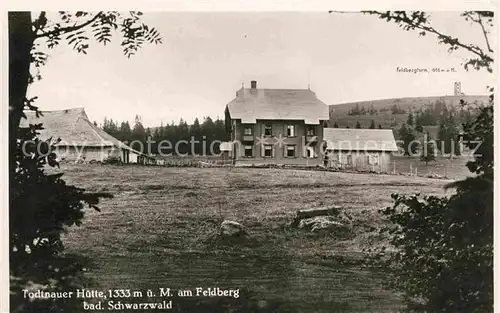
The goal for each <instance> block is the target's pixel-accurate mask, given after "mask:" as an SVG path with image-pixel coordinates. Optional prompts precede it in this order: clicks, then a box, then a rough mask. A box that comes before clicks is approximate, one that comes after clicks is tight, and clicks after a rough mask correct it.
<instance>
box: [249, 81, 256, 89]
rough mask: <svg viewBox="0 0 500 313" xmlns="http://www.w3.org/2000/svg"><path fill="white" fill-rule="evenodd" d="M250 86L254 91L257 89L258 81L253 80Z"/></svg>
mask: <svg viewBox="0 0 500 313" xmlns="http://www.w3.org/2000/svg"><path fill="white" fill-rule="evenodd" d="M250 86H251V87H252V89H257V81H256V80H252V81H251V82H250Z"/></svg>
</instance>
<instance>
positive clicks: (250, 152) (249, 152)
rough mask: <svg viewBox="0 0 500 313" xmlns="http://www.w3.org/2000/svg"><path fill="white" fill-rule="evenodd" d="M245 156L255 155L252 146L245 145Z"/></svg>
mask: <svg viewBox="0 0 500 313" xmlns="http://www.w3.org/2000/svg"><path fill="white" fill-rule="evenodd" d="M245 157H247V158H251V157H253V149H252V146H245Z"/></svg>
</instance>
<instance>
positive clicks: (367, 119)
mask: <svg viewBox="0 0 500 313" xmlns="http://www.w3.org/2000/svg"><path fill="white" fill-rule="evenodd" d="M461 99H463V100H464V101H465V102H467V103H487V102H488V96H486V95H484V96H483V95H462V96H435V97H408V98H393V99H382V100H372V101H358V102H349V103H342V104H333V105H330V106H329V107H330V126H332V125H333V124H334V123H335V122H337V124H338V125H339V127H346V126H347V125H349V127H351V128H354V127H355V125H356V122H357V121H359V123H360V124H361V127H362V128H368V127H369V126H370V124H371V121H372V120H374V121H375V126H376V127H378V125H379V124H380V125H381V126H382V127H383V128H392V129H396V128H398V127H399V126H400V125H401V124H402V123H404V122H406V120H407V118H408V113H409V112H410V111H415V110H418V109H420V108H422V109H423V108H425V107H426V106H427V105H429V104H434V103H435V102H436V101H438V100H442V101H443V102H444V103H445V104H446V106H448V107H458V106H459V103H460V100H461ZM394 105H397V106H398V107H399V108H400V109H401V110H404V111H405V112H406V113H404V114H392V112H391V108H392V107H393V106H394ZM356 106H357V107H358V108H365V109H366V110H369V109H370V108H373V109H374V110H376V111H377V113H376V114H374V115H370V114H369V113H366V114H365V115H348V113H349V111H351V110H352V109H354V108H356Z"/></svg>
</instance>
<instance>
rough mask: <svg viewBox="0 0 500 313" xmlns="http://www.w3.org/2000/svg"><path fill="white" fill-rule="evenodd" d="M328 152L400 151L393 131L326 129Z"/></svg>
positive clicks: (325, 136)
mask: <svg viewBox="0 0 500 313" xmlns="http://www.w3.org/2000/svg"><path fill="white" fill-rule="evenodd" d="M323 139H324V141H325V142H326V144H327V149H328V150H349V151H398V147H397V145H396V141H395V140H394V134H393V133H392V130H391V129H356V128H355V129H352V128H325V129H324V133H323Z"/></svg>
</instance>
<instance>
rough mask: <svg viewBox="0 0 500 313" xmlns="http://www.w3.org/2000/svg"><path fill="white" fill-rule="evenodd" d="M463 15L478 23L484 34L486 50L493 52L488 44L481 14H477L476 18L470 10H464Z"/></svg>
mask: <svg viewBox="0 0 500 313" xmlns="http://www.w3.org/2000/svg"><path fill="white" fill-rule="evenodd" d="M465 15H466V16H467V17H469V18H470V19H471V21H473V22H475V23H478V24H479V26H481V30H482V31H483V35H484V40H485V41H486V47H487V48H488V51H489V52H491V53H493V49H491V46H490V41H489V39H488V32H487V31H486V28H485V27H484V24H483V20H482V19H481V16H480V15H479V14H478V18H477V19H475V18H474V16H472V14H471V12H466V13H465Z"/></svg>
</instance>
